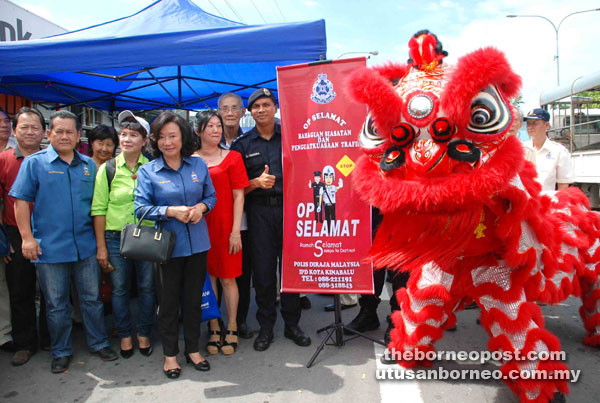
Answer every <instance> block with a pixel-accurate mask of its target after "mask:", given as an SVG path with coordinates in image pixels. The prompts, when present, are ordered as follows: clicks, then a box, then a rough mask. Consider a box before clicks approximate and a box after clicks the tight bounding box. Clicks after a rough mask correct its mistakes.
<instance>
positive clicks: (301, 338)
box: [283, 325, 311, 347]
mask: <svg viewBox="0 0 600 403" xmlns="http://www.w3.org/2000/svg"><path fill="white" fill-rule="evenodd" d="M283 335H284V336H285V337H286V338H288V339H290V340H293V341H294V343H296V344H297V345H299V346H302V347H306V346H310V341H311V340H310V337H309V336H308V335H307V334H306V333H304V332H303V331H302V329H300V327H298V326H297V325H291V326H287V325H286V326H285V330H284V331H283Z"/></svg>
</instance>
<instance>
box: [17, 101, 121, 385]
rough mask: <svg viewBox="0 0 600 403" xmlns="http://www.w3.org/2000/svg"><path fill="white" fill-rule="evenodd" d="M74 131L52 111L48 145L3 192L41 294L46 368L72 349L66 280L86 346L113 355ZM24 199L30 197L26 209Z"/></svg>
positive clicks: (57, 365)
mask: <svg viewBox="0 0 600 403" xmlns="http://www.w3.org/2000/svg"><path fill="white" fill-rule="evenodd" d="M80 133H81V125H80V124H79V123H78V122H77V117H76V116H75V115H74V114H72V113H71V112H68V111H58V112H55V113H53V114H52V115H51V116H50V124H49V131H48V140H49V141H50V146H48V148H47V149H45V150H42V151H39V152H37V153H35V154H33V155H30V156H29V157H27V158H25V160H24V161H23V164H22V165H21V168H20V169H19V174H18V175H17V178H16V180H15V182H14V184H13V186H12V188H11V191H10V193H9V196H12V197H14V198H15V199H17V200H16V201H15V218H16V221H17V225H18V227H19V232H20V234H21V237H22V239H23V244H22V251H23V256H24V257H25V258H26V259H30V260H32V261H35V262H36V268H37V271H38V276H39V281H40V287H41V288H42V292H43V294H44V296H45V297H46V306H47V319H48V328H49V330H50V339H51V348H50V351H51V353H52V355H53V357H54V359H53V360H52V366H51V370H52V372H54V373H60V372H64V371H65V370H66V369H67V368H68V366H69V362H70V359H71V354H72V347H71V327H72V322H71V312H72V307H71V304H70V303H69V295H70V286H69V285H70V280H71V278H73V280H74V283H75V286H76V287H77V291H78V294H79V299H80V304H81V310H82V314H83V321H84V324H85V330H86V333H87V342H88V346H89V347H90V350H91V351H92V352H94V353H96V354H97V355H99V356H100V358H102V359H103V360H105V361H112V360H116V359H117V355H116V353H115V352H114V350H113V349H112V348H111V347H110V345H109V341H108V337H107V335H106V329H105V327H104V308H103V305H102V302H101V301H100V291H99V288H100V284H99V283H100V266H99V265H98V261H97V260H96V238H95V235H94V228H93V225H92V217H91V216H90V209H91V205H92V195H93V193H94V179H95V177H96V165H95V164H94V162H93V161H92V159H91V158H89V157H87V156H84V155H82V154H80V153H79V152H77V151H76V150H75V146H76V145H77V142H78V141H79V136H80ZM29 202H33V211H30V207H29ZM30 214H31V215H30ZM30 216H31V221H30Z"/></svg>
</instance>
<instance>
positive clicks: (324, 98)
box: [310, 73, 336, 104]
mask: <svg viewBox="0 0 600 403" xmlns="http://www.w3.org/2000/svg"><path fill="white" fill-rule="evenodd" d="M335 95H336V93H335V92H334V91H333V84H332V83H331V81H329V80H328V79H327V74H325V73H321V74H319V75H318V78H317V81H315V84H314V85H313V93H312V95H311V96H310V99H312V101H313V102H314V103H317V104H328V103H330V102H331V101H333V99H334V98H335Z"/></svg>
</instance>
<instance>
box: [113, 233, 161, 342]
mask: <svg viewBox="0 0 600 403" xmlns="http://www.w3.org/2000/svg"><path fill="white" fill-rule="evenodd" d="M104 239H105V240H106V248H107V249H108V259H109V260H110V264H112V265H113V267H114V268H115V270H113V271H112V272H111V273H110V280H111V282H112V306H113V318H114V320H115V327H116V328H117V332H118V333H119V337H120V338H125V337H130V336H131V331H132V330H133V324H132V322H131V314H130V313H129V296H130V294H131V271H132V270H133V267H134V265H135V272H136V278H137V289H138V318H137V321H136V328H137V332H138V336H140V337H150V335H151V334H152V326H153V325H154V320H155V317H156V301H155V297H154V263H152V262H147V261H144V260H129V259H124V258H123V257H122V256H121V253H120V252H119V250H120V243H121V234H120V233H119V232H117V231H106V232H105V235H104Z"/></svg>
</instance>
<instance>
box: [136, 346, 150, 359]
mask: <svg viewBox="0 0 600 403" xmlns="http://www.w3.org/2000/svg"><path fill="white" fill-rule="evenodd" d="M139 349H140V354H141V355H143V356H146V357H149V356H150V355H151V354H152V351H153V350H152V346H150V347H140V348H139Z"/></svg>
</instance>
